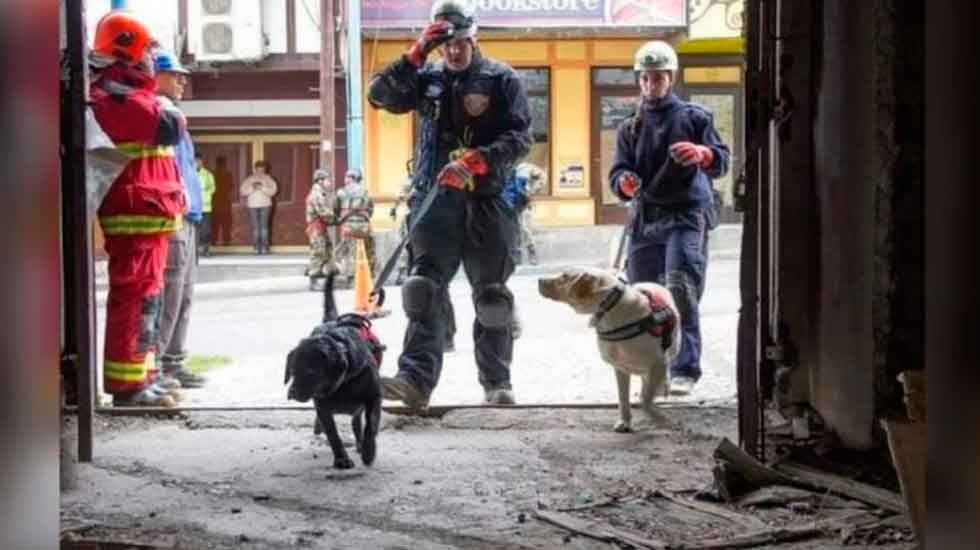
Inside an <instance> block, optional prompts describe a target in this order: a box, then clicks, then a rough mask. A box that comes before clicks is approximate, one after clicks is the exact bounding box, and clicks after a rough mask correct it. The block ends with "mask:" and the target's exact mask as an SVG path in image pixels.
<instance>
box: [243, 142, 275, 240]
mask: <svg viewBox="0 0 980 550" xmlns="http://www.w3.org/2000/svg"><path fill="white" fill-rule="evenodd" d="M254 168H255V171H254V172H252V173H251V174H250V175H249V176H248V177H247V178H245V180H244V181H242V184H241V186H240V187H239V189H238V193H239V194H240V195H241V196H242V197H243V198H244V199H245V206H247V207H248V216H249V220H251V222H252V242H253V244H254V246H255V253H256V254H268V253H269V214H270V213H271V212H272V197H274V196H275V195H276V193H277V192H278V191H279V186H278V185H277V184H276V180H274V179H273V178H272V176H270V175H269V174H268V171H269V164H268V163H267V162H266V161H264V160H257V161H255V165H254Z"/></svg>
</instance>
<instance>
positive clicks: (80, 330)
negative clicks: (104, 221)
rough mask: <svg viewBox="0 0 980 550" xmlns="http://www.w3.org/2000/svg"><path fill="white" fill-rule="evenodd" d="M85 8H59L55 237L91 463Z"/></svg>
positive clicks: (82, 452)
mask: <svg viewBox="0 0 980 550" xmlns="http://www.w3.org/2000/svg"><path fill="white" fill-rule="evenodd" d="M84 12H85V3H84V1H83V0H79V1H77V2H66V3H65V37H66V42H67V47H66V55H67V61H68V69H69V71H68V73H69V76H68V89H67V94H65V96H64V97H63V100H64V104H63V105H62V110H61V112H62V119H61V123H62V126H61V140H62V142H63V143H64V148H63V156H62V163H61V209H62V211H61V238H62V261H63V265H64V274H65V275H64V300H65V302H64V304H65V308H64V311H65V318H64V323H65V324H66V326H65V349H64V350H63V352H62V360H63V361H64V362H65V363H67V364H71V365H74V367H75V372H76V374H77V377H78V378H77V383H78V460H79V461H81V462H91V461H92V443H93V437H92V436H93V430H92V425H93V422H92V419H93V416H94V411H95V387H96V386H95V332H94V331H95V288H94V286H93V277H92V274H93V272H94V267H93V262H92V220H91V218H90V217H89V214H88V207H87V204H86V196H85V195H86V193H85V99H86V90H85V82H86V77H85V17H84Z"/></svg>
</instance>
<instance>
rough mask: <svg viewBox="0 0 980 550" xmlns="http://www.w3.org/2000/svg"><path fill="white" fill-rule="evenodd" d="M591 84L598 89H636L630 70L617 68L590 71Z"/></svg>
mask: <svg viewBox="0 0 980 550" xmlns="http://www.w3.org/2000/svg"><path fill="white" fill-rule="evenodd" d="M592 83H593V84H595V85H596V86H600V87H616V88H620V87H624V86H626V87H631V88H635V87H636V85H637V84H636V75H635V74H634V73H633V70H632V69H623V68H619V67H613V68H606V69H596V70H594V71H592Z"/></svg>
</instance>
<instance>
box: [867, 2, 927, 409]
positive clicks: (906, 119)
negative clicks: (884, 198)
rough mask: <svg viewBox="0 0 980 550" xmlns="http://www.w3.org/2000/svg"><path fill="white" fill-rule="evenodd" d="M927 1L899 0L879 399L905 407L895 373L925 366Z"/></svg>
mask: <svg viewBox="0 0 980 550" xmlns="http://www.w3.org/2000/svg"><path fill="white" fill-rule="evenodd" d="M924 12H925V5H924V3H922V2H896V3H895V12H894V16H895V17H894V33H893V37H894V39H893V40H892V41H891V42H892V44H893V47H894V52H895V61H894V63H893V64H892V67H891V69H892V74H893V81H894V83H895V86H894V91H895V94H894V107H895V112H896V117H895V125H894V127H893V129H892V133H891V137H892V143H893V147H892V151H893V152H894V164H893V165H892V166H891V169H892V174H893V177H894V188H893V192H892V194H891V197H890V204H889V206H890V208H891V211H892V219H893V227H894V233H893V235H892V239H891V246H890V253H891V256H890V260H891V265H892V270H891V275H892V276H891V280H890V283H891V285H892V286H891V289H892V292H891V300H890V308H889V313H890V315H889V319H888V321H889V325H890V329H891V330H890V331H889V332H888V334H887V341H886V342H884V344H885V347H884V349H883V353H882V355H883V357H884V364H883V368H882V369H880V371H879V372H880V376H879V383H878V389H877V393H878V403H879V407H880V408H884V409H889V408H894V407H896V406H899V407H900V406H901V405H902V403H901V391H902V390H901V387H900V386H899V385H898V384H897V383H896V381H895V377H896V376H897V374H898V373H899V372H901V371H903V370H909V369H912V370H915V369H922V368H924V367H925V357H924V347H925V338H924V333H925V313H924V308H925V204H926V202H925V186H924V178H925V153H924V148H925V138H924V136H925V88H926V78H925V13H924Z"/></svg>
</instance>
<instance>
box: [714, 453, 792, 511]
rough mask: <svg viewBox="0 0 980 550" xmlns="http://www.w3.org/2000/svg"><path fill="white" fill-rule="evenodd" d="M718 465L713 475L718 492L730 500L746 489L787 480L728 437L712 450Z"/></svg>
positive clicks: (782, 482)
mask: <svg viewBox="0 0 980 550" xmlns="http://www.w3.org/2000/svg"><path fill="white" fill-rule="evenodd" d="M714 457H715V460H717V461H719V465H718V466H719V467H717V468H715V471H714V472H713V473H714V477H715V483H716V488H717V490H718V494H719V495H720V496H721V497H722V498H724V499H725V500H726V501H729V502H731V501H732V500H733V499H735V498H738V496H740V495H741V494H743V493H745V492H746V491H748V490H751V489H756V488H759V487H765V486H767V485H779V484H785V483H786V482H787V477H786V476H785V475H783V474H780V473H779V472H777V471H775V470H773V469H772V468H770V467H768V466H766V465H765V464H763V463H761V462H759V461H758V460H756V459H755V458H754V457H753V456H752V455H750V454H749V453H747V452H745V451H743V450H742V449H741V448H740V447H739V446H738V445H736V444H734V443H732V442H731V441H730V440H729V439H728V438H724V439H722V440H721V443H719V444H718V447H717V448H716V449H715V452H714Z"/></svg>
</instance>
